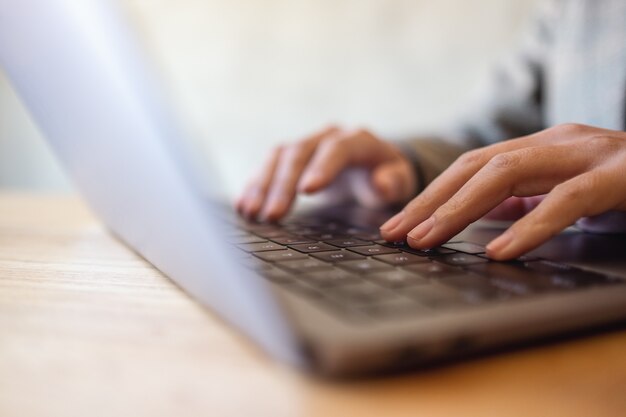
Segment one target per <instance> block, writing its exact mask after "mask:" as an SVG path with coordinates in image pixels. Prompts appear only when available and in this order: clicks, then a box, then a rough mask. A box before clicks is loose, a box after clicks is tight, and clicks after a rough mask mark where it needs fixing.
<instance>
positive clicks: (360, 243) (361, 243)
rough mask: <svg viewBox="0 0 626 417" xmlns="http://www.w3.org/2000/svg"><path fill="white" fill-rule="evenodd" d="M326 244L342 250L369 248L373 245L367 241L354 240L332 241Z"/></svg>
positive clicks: (327, 241)
mask: <svg viewBox="0 0 626 417" xmlns="http://www.w3.org/2000/svg"><path fill="white" fill-rule="evenodd" d="M325 242H326V243H328V244H331V245H333V246H337V247H340V248H351V247H353V246H368V245H371V244H372V242H366V241H365V240H361V239H354V238H348V239H332V240H326V241H325Z"/></svg>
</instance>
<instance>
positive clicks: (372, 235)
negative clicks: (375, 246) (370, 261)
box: [352, 232, 381, 242]
mask: <svg viewBox="0 0 626 417" xmlns="http://www.w3.org/2000/svg"><path fill="white" fill-rule="evenodd" d="M352 237H356V238H357V239H361V240H369V241H371V242H373V241H375V240H380V238H381V236H380V233H378V232H362V233H354V234H353V235H352Z"/></svg>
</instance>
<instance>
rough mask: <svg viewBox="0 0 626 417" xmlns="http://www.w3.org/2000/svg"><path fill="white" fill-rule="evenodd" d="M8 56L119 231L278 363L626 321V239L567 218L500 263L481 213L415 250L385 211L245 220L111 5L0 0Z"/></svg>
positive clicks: (384, 355)
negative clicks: (228, 204)
mask: <svg viewBox="0 0 626 417" xmlns="http://www.w3.org/2000/svg"><path fill="white" fill-rule="evenodd" d="M0 65H2V68H3V69H4V70H5V71H6V73H7V74H8V76H9V78H10V79H11V80H12V83H13V86H14V88H15V89H16V91H17V92H18V94H19V95H20V96H21V98H22V100H23V101H24V103H25V104H26V105H27V107H28V108H29V109H30V112H31V114H32V116H33V118H34V120H35V121H36V122H37V123H38V125H39V127H40V129H41V131H42V132H43V133H44V135H45V137H46V138H47V140H48V141H49V144H50V145H51V147H52V148H53V149H54V151H55V152H56V154H57V156H58V158H59V159H60V160H61V161H62V163H63V165H64V166H65V168H66V170H67V172H68V173H69V174H70V176H71V178H72V179H73V180H74V182H75V184H76V187H77V188H78V189H79V190H80V192H81V194H82V196H83V197H84V199H85V200H86V201H87V202H88V203H89V205H90V206H91V208H92V209H93V211H94V212H95V213H96V214H97V215H98V216H99V217H100V219H101V220H102V221H103V222H104V223H105V224H106V225H107V226H108V228H109V229H110V230H111V232H112V233H113V234H115V235H116V236H118V237H119V238H120V239H121V240H122V241H123V242H125V243H126V244H127V245H128V246H129V247H130V248H132V249H133V250H135V251H136V252H138V253H139V254H141V256H143V257H144V258H145V259H147V260H148V261H149V262H151V263H152V264H153V265H154V266H155V267H157V268H158V269H159V270H161V271H162V272H163V273H164V274H165V275H167V276H168V277H169V278H170V279H172V280H173V281H174V282H175V283H177V284H178V285H179V286H180V287H182V288H183V289H185V290H186V291H187V292H188V293H189V294H190V295H191V296H193V297H194V298H196V299H197V300H199V301H200V302H201V303H203V304H204V305H206V307H208V308H209V309H210V310H211V311H213V312H214V313H216V314H217V315H219V316H220V317H222V318H223V319H224V320H226V321H227V322H228V323H230V324H231V325H232V326H233V327H234V328H236V329H238V330H239V331H241V332H242V333H244V334H245V335H247V336H248V337H249V338H250V340H252V341H253V342H254V343H256V344H257V345H258V346H259V347H261V348H262V349H264V350H265V351H266V352H267V353H268V354H269V355H271V356H272V357H274V358H276V359H278V360H280V361H282V362H286V363H289V364H292V365H293V366H297V367H300V368H302V369H308V370H310V371H312V372H315V373H319V374H323V375H330V376H352V375H363V374H367V373H375V372H386V371H390V370H395V369H405V368H408V367H414V366H417V365H421V364H427V365H428V364H432V363H435V362H437V361H440V360H448V359H450V358H455V357H460V356H465V355H472V354H476V353H478V352H484V351H489V350H493V349H495V348H497V347H501V346H508V345H513V344H517V343H521V342H525V341H529V340H534V339H538V338H542V337H548V336H554V335H558V334H564V333H567V332H573V331H576V330H579V329H584V328H590V327H593V326H598V325H602V324H608V323H611V322H618V321H623V320H624V319H626V285H624V284H625V283H626V257H625V256H624V255H625V254H626V238H625V237H624V236H600V235H589V234H584V233H581V232H579V231H576V230H568V231H566V232H564V233H562V234H560V235H559V236H557V237H555V238H554V239H552V240H551V241H550V242H548V243H547V244H545V245H543V246H542V247H541V248H539V249H538V250H536V251H534V252H532V253H530V254H528V255H526V256H523V257H522V258H520V259H518V260H516V261H513V262H506V263H502V262H492V261H490V260H489V259H487V258H486V257H485V255H484V246H483V245H484V244H485V243H486V242H488V241H489V240H490V239H491V238H493V237H494V236H495V235H496V234H497V233H499V232H501V229H498V228H497V227H495V226H494V225H493V224H489V223H484V222H477V223H475V224H474V225H472V226H470V227H469V228H468V229H466V230H465V231H464V232H463V233H461V234H460V235H459V236H457V237H455V238H454V239H453V240H452V241H450V242H448V243H447V244H445V245H443V246H441V247H439V248H435V249H432V250H429V251H418V250H413V249H411V248H410V247H408V246H406V244H404V243H388V242H385V241H383V240H381V237H380V235H379V234H378V225H380V224H381V223H382V221H383V220H384V219H386V218H387V217H388V215H389V213H385V212H383V211H374V210H369V209H365V208H360V207H353V206H341V207H326V208H324V209H315V210H310V211H301V212H296V213H294V214H293V215H291V216H290V217H289V218H287V219H286V220H285V221H284V222H282V223H281V224H257V223H247V222H245V221H243V220H241V219H239V218H237V216H235V215H234V214H233V213H232V211H231V210H230V209H228V208H225V206H224V205H220V204H219V203H218V202H215V199H216V196H217V195H219V194H218V193H217V192H216V189H215V185H214V184H211V183H210V181H209V182H208V183H207V181H206V179H209V180H210V179H212V178H214V177H213V176H212V174H207V173H200V170H199V169H198V167H199V164H198V163H197V161H195V160H194V158H193V157H192V156H193V152H189V151H187V150H186V149H187V147H185V146H183V145H184V144H185V143H187V140H186V138H185V135H184V134H183V133H182V131H181V129H179V128H178V127H177V123H176V120H175V117H174V116H173V112H172V111H170V110H169V109H168V108H167V102H168V101H167V99H166V98H164V95H163V94H162V92H161V90H160V88H159V85H158V83H157V82H155V81H154V75H153V71H152V70H151V67H150V66H149V65H147V64H146V60H145V59H143V58H142V51H141V48H140V47H139V46H138V44H137V43H136V41H135V39H134V37H133V35H132V33H131V31H130V30H129V29H128V26H127V25H126V24H125V23H124V19H123V16H122V15H121V14H120V13H119V11H118V10H117V9H115V8H114V7H112V6H111V5H110V4H108V3H105V2H100V1H93V0H48V1H46V2H40V1H34V0H19V1H17V0H0ZM208 117H210V115H209V116H208ZM205 165H206V164H205Z"/></svg>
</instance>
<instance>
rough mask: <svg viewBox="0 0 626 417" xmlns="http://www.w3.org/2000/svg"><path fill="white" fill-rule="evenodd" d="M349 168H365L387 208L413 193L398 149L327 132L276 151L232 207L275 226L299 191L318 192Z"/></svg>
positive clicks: (363, 134)
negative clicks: (270, 222)
mask: <svg viewBox="0 0 626 417" xmlns="http://www.w3.org/2000/svg"><path fill="white" fill-rule="evenodd" d="M349 167H361V168H366V169H368V170H369V172H370V183H371V185H372V187H373V188H374V190H375V191H376V193H377V194H378V195H379V196H380V197H381V199H382V200H383V201H385V202H386V203H389V204H393V203H402V202H403V201H407V200H408V199H409V198H410V197H412V196H413V195H414V193H415V188H416V183H417V179H416V178H415V176H416V175H415V173H414V170H413V167H412V165H411V162H410V161H409V160H408V159H407V158H406V157H405V156H404V155H403V154H402V153H401V152H400V150H399V149H398V148H397V147H396V146H394V145H392V144H391V143H389V142H385V141H383V140H381V139H379V138H378V137H376V136H375V135H373V134H372V133H370V132H368V131H367V130H362V129H360V130H345V129H341V128H338V127H329V128H326V129H324V130H322V131H320V132H318V133H316V134H314V135H312V136H310V137H308V138H305V139H303V140H300V141H298V142H295V143H293V144H289V145H284V146H279V147H278V148H276V149H275V150H274V151H273V152H272V155H271V157H270V158H269V159H268V161H267V163H266V164H265V166H264V167H263V169H262V170H261V172H260V174H259V175H257V176H255V177H254V178H253V180H252V181H251V182H250V184H249V185H248V186H247V187H246V189H245V191H244V193H243V194H242V195H241V197H240V198H239V200H238V201H237V203H236V208H237V210H238V211H239V213H240V214H242V215H243V216H245V217H247V218H249V219H257V218H260V219H263V220H268V221H276V220H278V219H280V218H281V217H283V216H284V215H285V214H287V212H288V211H289V208H290V207H291V205H292V203H293V201H294V199H295V197H296V194H297V193H298V192H301V193H307V194H310V193H315V192H317V191H320V190H322V189H324V188H326V187H327V186H329V185H330V184H331V183H332V182H333V181H334V180H335V179H336V178H337V177H338V175H339V174H340V173H341V172H342V171H343V170H344V169H346V168H349Z"/></svg>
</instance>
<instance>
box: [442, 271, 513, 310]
mask: <svg viewBox="0 0 626 417" xmlns="http://www.w3.org/2000/svg"><path fill="white" fill-rule="evenodd" d="M439 283H440V284H441V285H444V286H450V287H454V288H456V289H458V290H460V291H461V294H462V297H463V298H464V299H465V300H466V301H468V302H470V303H472V304H480V303H482V302H485V301H489V300H496V299H504V298H508V293H505V292H503V291H501V289H499V288H498V287H497V286H495V285H493V284H492V283H491V282H490V281H489V279H487V278H485V277H481V276H478V275H474V274H466V275H463V276H454V277H448V278H443V279H441V280H440V281H439Z"/></svg>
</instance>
